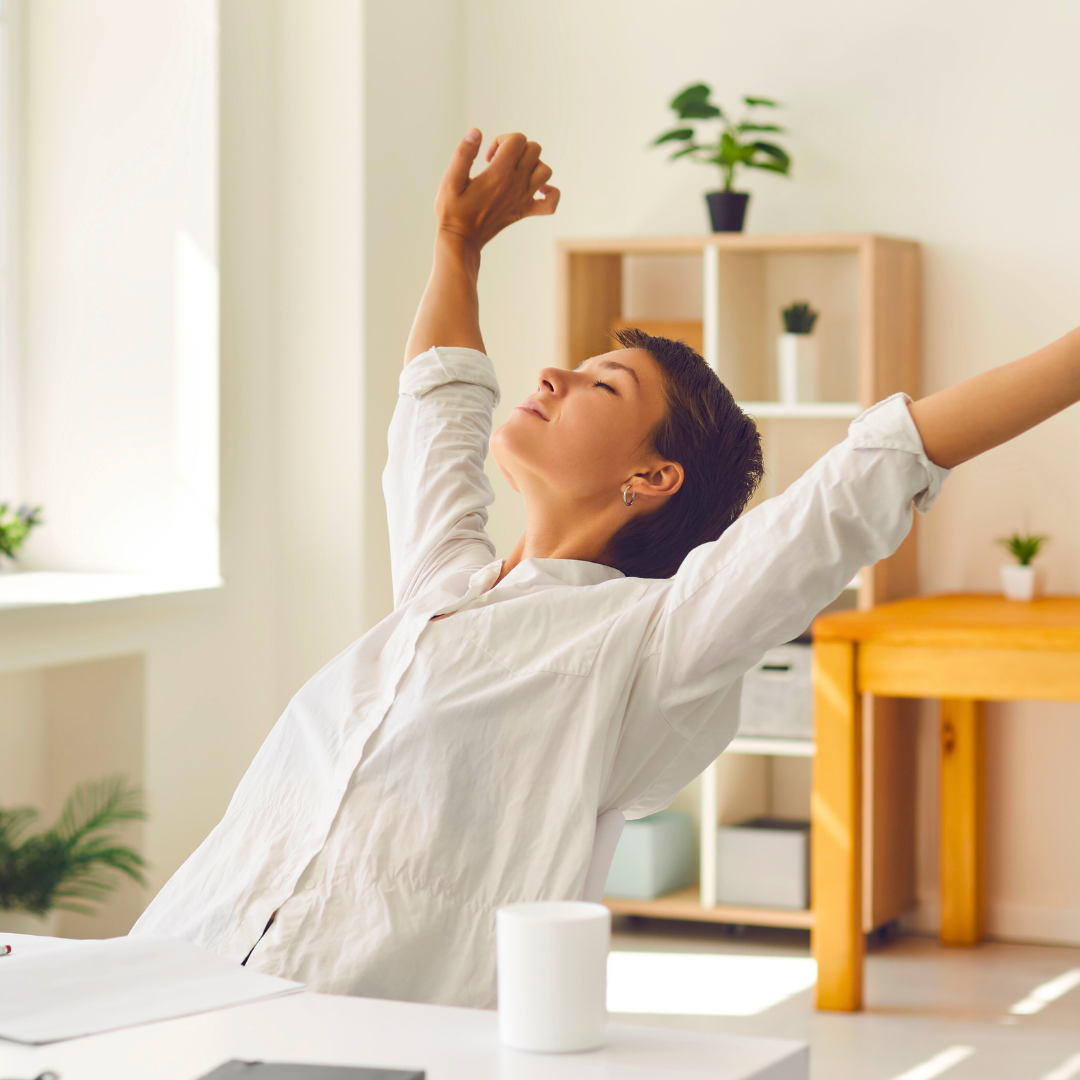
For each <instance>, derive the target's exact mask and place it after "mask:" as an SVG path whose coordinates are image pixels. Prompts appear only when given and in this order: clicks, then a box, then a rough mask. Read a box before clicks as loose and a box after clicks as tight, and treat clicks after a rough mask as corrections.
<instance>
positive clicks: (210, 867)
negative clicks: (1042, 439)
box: [132, 348, 947, 1006]
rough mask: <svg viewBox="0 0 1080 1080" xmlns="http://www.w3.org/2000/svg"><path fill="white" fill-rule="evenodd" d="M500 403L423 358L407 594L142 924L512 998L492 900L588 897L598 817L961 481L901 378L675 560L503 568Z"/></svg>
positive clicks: (444, 355) (408, 405)
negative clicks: (837, 439)
mask: <svg viewBox="0 0 1080 1080" xmlns="http://www.w3.org/2000/svg"><path fill="white" fill-rule="evenodd" d="M498 397H499V389H498V383H497V382H496V379H495V372H494V369H493V367H492V365H491V362H490V361H489V360H488V358H487V357H486V356H484V355H483V354H482V353H479V352H474V351H472V350H469V349H450V348H437V349H432V350H430V351H429V352H427V353H424V354H423V355H422V356H419V357H417V358H416V359H415V360H413V361H412V363H410V364H409V365H408V366H407V367H406V368H405V370H404V371H403V373H402V376H401V396H400V398H399V401H398V405H397V409H396V411H395V413H394V418H393V421H392V423H391V425H390V435H389V443H390V456H389V462H388V464H387V467H386V472H385V474H384V477H383V490H384V493H385V497H386V505H387V512H388V516H389V523H390V539H391V551H392V559H393V579H394V601H395V605H396V606H395V610H394V612H393V614H391V615H389V616H387V618H385V619H384V620H383V621H382V622H381V623H379V624H378V625H377V626H375V627H374V628H373V629H372V630H370V631H369V632H368V633H367V634H365V635H364V636H363V637H362V638H360V640H359V641H357V642H355V643H354V644H353V645H350V646H349V648H347V649H346V650H345V651H344V652H343V653H342V654H341V655H340V656H337V657H335V658H334V659H333V660H331V661H330V663H328V664H327V665H326V667H324V668H323V669H322V670H321V671H320V672H319V673H318V674H316V675H315V676H314V677H313V678H312V679H311V680H310V681H309V682H308V683H307V684H306V685H305V686H304V687H303V688H302V689H301V690H300V692H299V693H298V694H297V695H296V697H295V698H293V700H292V702H291V703H290V704H289V706H288V708H287V709H286V710H285V713H284V714H283V715H282V717H281V719H280V720H279V721H278V722H277V724H276V725H275V727H274V729H273V730H272V731H271V733H270V735H269V736H268V737H267V739H266V742H265V743H264V744H263V746H262V748H261V749H260V750H259V752H258V754H257V755H256V757H255V760H254V761H253V762H252V764H251V767H250V768H249V769H248V771H247V774H246V775H245V776H244V778H243V780H242V781H241V782H240V785H239V787H238V788H237V789H236V793H235V795H234V796H233V799H232V802H231V803H230V805H229V808H228V810H227V811H226V813H225V816H224V818H223V819H222V820H221V822H220V823H219V824H218V825H217V827H216V828H215V829H214V830H213V832H211V834H210V835H209V836H208V837H207V839H206V840H205V841H204V842H203V844H202V845H201V846H200V847H199V848H198V850H197V851H196V852H195V853H194V854H193V855H192V856H191V857H190V858H189V859H188V860H187V862H185V863H184V865H183V866H182V867H181V868H180V869H179V870H178V871H177V872H176V874H175V875H174V876H173V877H172V879H171V880H170V881H169V882H168V883H167V884H166V885H165V887H164V888H163V889H162V890H161V892H160V893H159V894H158V896H157V897H156V898H155V899H154V900H153V902H152V903H151V904H150V906H149V907H148V908H147V910H146V912H145V913H144V914H143V916H142V918H141V919H140V920H139V921H138V923H137V924H136V926H135V928H134V930H133V931H132V933H159V934H171V935H174V936H180V937H185V938H189V939H190V940H192V941H195V942H197V943H198V944H200V945H203V946H205V947H207V948H209V949H212V950H214V951H216V952H219V953H221V954H223V955H225V956H231V957H233V958H234V959H235V960H236V962H237V963H239V962H240V961H241V960H242V959H243V958H244V957H245V956H246V955H247V953H248V951H249V950H250V949H251V948H252V946H253V945H255V943H256V942H258V946H257V948H256V949H255V951H254V953H253V955H252V957H251V959H250V961H249V965H250V966H252V967H254V968H256V969H258V970H261V971H265V972H268V973H272V974H278V975H283V976H287V977H289V978H293V979H299V980H302V981H304V982H306V983H307V984H308V985H309V986H311V987H313V988H314V989H316V990H321V991H327V992H331V993H348V994H362V995H367V996H375V997H389V998H398V999H403V1000H413V1001H428V1002H438V1003H444V1004H455V1005H472V1006H491V1005H493V1004H494V1002H495V950H494V930H495V910H496V909H497V908H498V907H500V906H501V905H503V904H508V903H514V902H517V901H524V900H542V899H576V898H579V897H580V896H581V893H582V888H583V885H584V879H585V872H586V868H587V865H588V862H589V857H590V854H591V851H592V843H593V833H594V828H595V824H596V818H597V815H598V813H600V812H602V811H604V810H607V809H611V808H618V809H620V810H622V811H623V812H624V813H625V814H626V816H627V817H629V818H636V817H641V816H643V815H645V814H650V813H653V812H654V811H657V810H660V809H662V808H663V807H665V806H667V805H668V803H669V802H670V801H671V800H672V798H674V796H675V795H676V794H677V793H678V792H679V791H680V790H681V789H682V788H683V787H685V786H686V784H687V783H689V781H690V780H692V779H693V778H694V777H695V776H697V774H698V773H700V772H701V771H702V770H703V769H704V768H705V767H706V766H707V765H708V764H709V762H711V761H712V760H713V759H714V758H715V757H716V756H717V755H718V754H719V753H720V752H721V751H722V750H723V749H724V747H725V746H726V745H727V744H728V742H729V741H730V740H731V738H732V736H733V735H734V734H735V731H736V728H737V727H738V715H739V714H738V708H739V697H740V690H741V686H742V675H743V673H744V672H745V671H746V670H747V669H748V668H750V667H751V666H752V665H754V664H755V663H756V662H757V661H758V660H759V659H760V657H761V656H762V654H763V653H764V652H765V650H766V649H768V648H770V647H772V646H774V645H776V644H779V643H781V642H784V641H788V640H790V639H791V638H793V637H795V636H796V635H798V634H800V633H801V632H802V631H803V630H805V629H806V626H807V624H808V623H809V622H810V620H811V619H812V618H813V616H814V615H815V614H817V612H818V611H820V610H821V608H823V607H824V606H825V605H826V604H828V603H829V602H830V601H831V600H833V599H834V598H835V597H836V596H837V595H839V593H840V591H841V590H842V589H843V588H844V586H845V585H846V584H847V583H848V582H849V581H850V580H851V578H852V576H853V575H854V574H855V573H856V572H857V571H858V570H859V568H860V567H863V566H867V565H870V564H872V563H875V562H877V561H878V560H879V559H881V558H884V557H885V556H886V555H888V554H890V553H891V552H892V551H894V550H895V549H896V547H897V546H898V545H899V543H900V541H901V540H903V538H904V536H905V535H906V534H907V532H908V529H909V528H910V525H911V517H912V513H911V507H912V503H913V502H914V503H915V505H916V506H917V507H918V508H919V509H920V510H925V509H927V508H928V507H929V506H930V504H931V502H932V501H933V500H934V498H935V496H936V495H937V492H938V490H939V488H940V486H941V482H942V480H943V479H944V477H945V476H946V475H947V473H946V470H944V469H941V468H938V467H937V466H935V465H933V464H932V463H931V462H930V461H929V460H928V459H927V457H926V454H925V452H924V450H923V446H922V442H921V440H920V438H919V434H918V431H917V430H916V428H915V425H914V423H913V422H912V419H911V416H910V414H909V412H908V409H907V405H906V402H905V399H904V397H903V396H902V395H896V396H894V397H892V398H889V399H888V400H887V401H884V402H882V403H880V404H878V405H875V406H874V407H873V408H872V409H869V410H867V411H866V412H865V413H863V415H862V416H861V417H859V418H858V419H857V420H856V421H854V423H853V424H852V425H851V429H850V434H849V435H848V438H847V439H846V440H845V441H844V442H843V443H841V444H840V445H839V446H836V447H835V448H833V449H832V450H831V451H829V453H827V454H826V455H825V456H824V457H823V458H822V459H821V460H820V461H818V463H817V464H816V465H814V467H813V468H812V469H810V471H809V472H807V473H806V475H805V476H803V477H802V478H801V479H800V480H799V481H797V482H796V483H795V484H793V485H791V487H790V488H788V490H787V491H786V492H785V493H784V494H783V495H781V496H779V497H777V498H774V499H770V500H768V501H767V502H765V503H763V504H762V505H760V506H758V507H757V508H756V509H754V510H752V511H751V512H749V513H747V514H745V515H744V516H743V517H742V518H740V519H739V521H738V522H736V523H735V524H734V525H732V526H731V528H729V529H728V530H727V532H725V533H724V535H723V536H722V537H721V538H720V539H719V540H717V541H716V542H714V543H708V544H703V545H702V546H700V547H698V548H696V549H695V550H694V551H692V552H691V553H690V554H689V555H688V556H687V558H686V559H685V561H684V562H683V564H682V566H681V567H680V569H679V572H678V573H677V574H676V575H675V576H674V577H673V578H670V579H662V580H654V579H644V578H627V577H624V576H623V575H622V574H621V573H619V571H617V570H613V569H611V568H610V567H607V566H601V565H598V564H596V563H588V562H576V561H572V560H558V559H527V560H525V561H524V562H522V563H521V564H520V565H519V566H517V567H516V568H515V569H514V570H512V571H511V572H510V573H509V574H508V575H507V576H506V577H505V578H504V579H503V580H502V581H501V582H499V584H498V585H495V581H496V580H497V579H498V576H499V572H500V569H501V563H500V562H498V561H496V560H495V552H494V548H493V546H492V544H491V541H490V540H489V539H488V537H487V535H486V533H485V531H484V526H485V524H486V522H487V507H488V506H489V505H490V504H491V502H492V501H493V498H494V496H493V492H492V489H491V486H490V484H489V483H488V480H487V478H486V476H485V475H484V458H485V455H486V453H487V445H488V438H489V436H490V434H491V415H492V409H493V407H494V406H495V404H496V403H497V402H498ZM447 612H454V614H453V615H451V616H450V617H449V618H447V619H441V620H438V621H435V622H432V621H431V620H432V618H433V617H434V616H436V615H440V614H444V613H447ZM277 909H280V911H279V914H278V916H277V918H276V919H275V921H274V923H273V925H272V926H271V927H270V929H269V930H268V931H267V932H266V934H265V936H264V937H263V938H262V940H261V941H260V940H259V937H260V934H262V932H263V928H264V927H265V925H266V922H267V920H268V919H269V918H270V915H271V913H272V912H274V911H275V910H277Z"/></svg>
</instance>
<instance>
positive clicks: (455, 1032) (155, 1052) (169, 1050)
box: [0, 992, 809, 1080]
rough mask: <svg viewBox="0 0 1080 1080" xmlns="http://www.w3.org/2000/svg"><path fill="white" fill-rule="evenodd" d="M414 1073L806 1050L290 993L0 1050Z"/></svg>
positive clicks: (86, 1066)
mask: <svg viewBox="0 0 1080 1080" xmlns="http://www.w3.org/2000/svg"><path fill="white" fill-rule="evenodd" d="M232 1059H242V1060H261V1061H303V1062H311V1063H313V1064H327V1065H364V1066H368V1067H379V1068H396V1069H415V1070H417V1071H424V1072H425V1074H426V1080H486V1078H491V1080H496V1078H498V1080H547V1078H549V1077H550V1078H553V1080H554V1078H558V1080H578V1078H580V1080H594V1078H595V1080H600V1078H603V1080H645V1078H646V1077H648V1078H650V1080H661V1078H664V1077H671V1078H672V1080H675V1078H678V1080H698V1078H700V1080H704V1078H706V1077H709V1078H711V1080H807V1078H808V1077H809V1051H808V1049H807V1047H806V1046H805V1044H803V1043H798V1042H792V1041H790V1040H781V1039H761V1038H750V1037H747V1038H743V1037H737V1036H729V1035H712V1034H704V1033H699V1032H689V1031H679V1030H674V1029H668V1028H656V1027H644V1026H633V1025H626V1024H612V1025H610V1027H609V1041H608V1045H607V1046H606V1047H605V1048H604V1049H602V1050H598V1051H592V1052H590V1053H584V1054H529V1053H522V1052H517V1051H512V1050H506V1049H504V1048H502V1047H500V1045H499V1036H498V1017H497V1015H496V1014H495V1013H494V1012H488V1011H485V1010H480V1009H459V1008H450V1007H447V1006H440V1005H417V1004H412V1003H405V1002H397V1001H380V1000H374V999H371V998H355V997H334V996H330V995H326V994H314V993H308V992H304V993H299V994H292V995H290V996H288V997H282V998H272V999H269V1000H266V1001H259V1002H254V1003H252V1004H248V1005H238V1006H235V1007H232V1008H227V1009H220V1010H218V1011H216V1012H210V1013H203V1014H200V1015H198V1016H189V1017H184V1018H182V1019H178V1020H167V1021H162V1022H160V1023H154V1024H146V1025H143V1026H140V1027H135V1028H128V1029H125V1030H122V1031H112V1032H106V1033H104V1034H101V1035H91V1036H88V1037H86V1038H81V1039H71V1040H68V1041H66V1042H60V1043H53V1044H51V1045H48V1046H35V1047H28V1046H20V1045H17V1044H14V1043H7V1042H0V1075H2V1076H13V1077H15V1076H28V1077H29V1076H36V1075H37V1074H38V1073H40V1072H42V1071H44V1070H46V1069H51V1070H53V1071H54V1072H56V1073H58V1074H60V1076H62V1077H63V1080H147V1078H148V1077H152V1078H153V1080H196V1078H198V1077H201V1076H203V1075H205V1074H206V1073H208V1072H210V1071H211V1070H212V1069H214V1068H216V1067H217V1066H219V1065H221V1064H222V1063H224V1062H226V1061H229V1060H232Z"/></svg>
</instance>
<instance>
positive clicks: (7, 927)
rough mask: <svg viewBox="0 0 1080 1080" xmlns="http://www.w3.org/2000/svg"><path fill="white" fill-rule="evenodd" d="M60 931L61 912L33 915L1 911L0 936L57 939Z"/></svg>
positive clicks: (22, 912) (24, 912) (26, 912)
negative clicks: (23, 935) (36, 936)
mask: <svg viewBox="0 0 1080 1080" xmlns="http://www.w3.org/2000/svg"><path fill="white" fill-rule="evenodd" d="M59 930H60V912H59V911H56V910H55V909H54V910H53V911H50V912H49V913H48V914H47V915H31V914H30V912H28V911H0V934H38V935H42V936H44V937H56V936H57V935H58V933H59Z"/></svg>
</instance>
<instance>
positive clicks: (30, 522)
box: [0, 502, 41, 559]
mask: <svg viewBox="0 0 1080 1080" xmlns="http://www.w3.org/2000/svg"><path fill="white" fill-rule="evenodd" d="M40 524H41V507H40V506H20V507H19V508H18V510H12V509H11V507H10V506H9V504H8V503H6V502H0V555H6V556H7V557H8V558H9V559H14V558H15V554H16V552H17V551H18V550H19V548H21V547H22V543H23V541H24V540H25V539H26V538H27V536H28V535H29V534H30V530H31V529H33V528H34V527H35V526H36V525H40Z"/></svg>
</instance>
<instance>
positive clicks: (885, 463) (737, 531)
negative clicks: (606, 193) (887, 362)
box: [610, 394, 948, 816]
mask: <svg viewBox="0 0 1080 1080" xmlns="http://www.w3.org/2000/svg"><path fill="white" fill-rule="evenodd" d="M908 400H909V399H908V398H907V397H906V395H903V394H897V395H894V396H893V397H891V398H888V399H886V400H885V401H883V402H880V403H879V404H878V405H875V406H874V407H873V408H871V409H868V410H867V411H866V412H864V413H863V414H862V415H861V416H860V417H859V418H858V419H857V420H855V421H854V422H853V423H852V425H851V428H850V429H849V434H848V437H847V439H845V440H844V442H842V443H840V444H839V445H838V446H835V447H833V449H832V450H830V451H829V452H828V453H827V454H826V455H825V456H824V457H823V458H821V459H820V460H819V461H818V462H817V463H816V464H815V465H814V466H813V467H812V468H811V469H810V470H809V471H808V472H807V473H806V474H804V475H803V476H802V477H801V478H800V479H799V480H798V481H796V482H795V483H794V484H792V485H791V486H790V487H789V488H788V489H787V491H785V492H784V493H783V494H782V495H779V496H777V497H776V498H773V499H769V500H768V501H767V502H764V503H762V504H761V505H760V506H758V507H756V508H755V509H753V510H752V511H750V512H749V513H747V514H744V515H743V516H742V517H741V518H740V519H739V520H738V521H737V522H736V523H735V524H734V525H732V526H731V527H730V528H729V529H728V530H727V531H726V532H725V533H724V534H723V536H721V537H720V539H719V540H717V541H715V542H713V543H708V544H703V545H701V546H700V547H698V548H695V549H694V550H693V551H692V552H691V553H690V554H689V555H688V556H687V558H686V559H685V560H684V562H683V564H682V566H681V567H680V569H679V571H678V573H677V574H676V575H675V578H674V579H673V580H672V584H671V589H670V591H669V592H668V594H667V596H666V598H665V600H664V603H663V607H662V610H661V611H660V613H659V618H658V619H657V623H656V629H655V631H654V633H653V635H652V640H651V642H650V645H649V647H648V648H647V650H646V654H647V656H648V660H647V662H646V663H645V664H644V665H643V667H642V670H641V672H640V673H639V677H640V678H641V680H642V683H643V686H644V687H646V688H647V690H648V693H649V696H650V697H652V699H653V700H652V702H650V703H649V706H651V707H649V706H645V703H644V702H643V703H642V707H638V708H636V709H635V708H632V709H631V710H630V713H629V714H628V720H627V725H626V727H625V728H624V730H623V732H622V735H621V739H620V743H621V745H620V748H619V750H618V751H617V753H616V768H615V772H616V773H617V774H619V776H620V777H621V780H620V781H619V782H617V783H615V784H613V786H612V789H611V790H610V796H611V797H613V798H615V799H617V800H618V801H620V802H621V803H623V804H624V805H625V806H626V808H627V809H628V810H629V811H630V813H631V816H638V814H640V813H642V812H651V811H652V810H653V809H660V808H661V807H662V806H664V805H666V804H667V802H669V801H670V799H671V798H672V797H673V796H674V794H675V793H677V792H678V791H679V790H680V789H681V788H682V787H684V786H685V785H686V784H687V783H689V782H690V780H691V779H693V777H694V776H696V775H697V774H698V773H699V772H701V770H702V769H703V768H705V766H706V765H708V763H709V762H710V761H712V760H713V759H714V758H715V757H716V756H717V755H718V754H719V753H720V752H721V751H722V750H723V749H724V747H725V746H726V745H727V743H728V742H729V741H730V740H731V738H732V737H733V736H734V734H735V732H736V730H737V717H738V699H739V691H740V689H741V678H742V675H743V674H744V673H745V672H746V671H747V670H749V668H751V667H752V666H753V665H754V664H756V663H757V662H758V661H759V660H760V659H761V657H762V655H763V654H764V653H765V651H766V650H767V649H770V648H772V647H774V646H776V645H779V644H781V643H783V642H785V641H790V640H791V639H792V638H794V637H796V636H797V635H799V634H801V633H802V632H803V631H804V630H805V629H806V627H807V626H808V625H809V623H810V621H811V620H812V619H813V618H814V617H815V616H816V615H817V614H818V612H820V611H821V609H822V608H824V607H825V606H826V605H827V604H829V603H830V602H831V601H832V600H835V599H836V597H837V596H839V594H840V592H841V591H842V590H843V589H844V587H845V586H846V585H847V584H848V582H850V581H851V579H852V578H853V577H854V575H855V574H856V573H857V572H858V571H859V570H860V569H861V568H862V567H864V566H870V565H872V564H873V563H876V562H877V561H878V560H879V559H883V558H885V557H886V556H887V555H890V554H891V553H892V552H893V551H895V550H896V549H897V547H899V546H900V543H901V541H902V540H903V539H904V537H905V536H906V535H907V533H908V531H909V529H910V528H911V520H912V506H913V505H914V506H915V508H916V509H918V510H920V511H926V510H928V509H929V508H930V505H931V504H932V503H933V501H934V499H935V498H936V497H937V494H938V492H939V490H940V488H941V484H942V482H943V481H944V479H945V477H946V476H948V470H946V469H943V468H941V467H939V466H937V465H934V464H933V463H932V462H931V461H930V460H929V458H927V456H926V452H925V450H924V449H923V445H922V440H921V439H920V437H919V433H918V429H917V428H916V427H915V423H914V421H913V420H912V418H911V414H910V412H909V411H908V408H907V403H908ZM632 717H636V718H637V719H636V721H635V719H632ZM636 727H651V728H652V736H651V737H649V736H648V734H647V733H646V732H643V731H637V730H635V729H636ZM649 746H652V747H654V748H656V749H657V750H658V753H657V755H656V757H654V758H653V760H652V761H651V763H650V765H649V766H647V767H646V766H645V764H644V763H645V758H644V754H645V753H646V748H647V747H649ZM620 757H623V760H622V761H620V760H619V758H620ZM627 757H629V758H631V759H634V760H632V761H628V760H626V758H627ZM638 759H641V760H638ZM631 777H636V782H634V783H628V782H627V781H628V780H629V778H631ZM616 792H617V795H616Z"/></svg>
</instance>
